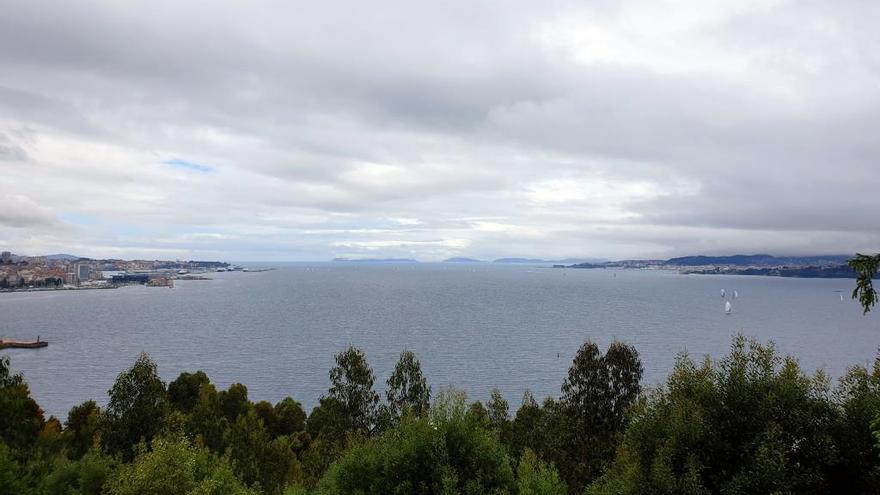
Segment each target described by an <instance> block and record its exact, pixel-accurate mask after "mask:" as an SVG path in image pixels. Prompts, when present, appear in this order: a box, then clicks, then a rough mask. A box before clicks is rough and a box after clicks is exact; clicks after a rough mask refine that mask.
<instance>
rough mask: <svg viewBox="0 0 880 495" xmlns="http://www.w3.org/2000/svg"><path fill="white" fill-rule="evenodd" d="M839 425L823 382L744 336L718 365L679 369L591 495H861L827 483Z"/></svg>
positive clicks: (684, 359)
mask: <svg viewBox="0 0 880 495" xmlns="http://www.w3.org/2000/svg"><path fill="white" fill-rule="evenodd" d="M834 416H835V408H834V405H833V404H832V403H831V402H830V401H829V400H828V384H827V379H826V378H825V377H824V376H823V375H822V374H821V373H820V374H817V375H816V376H815V377H809V376H806V375H804V374H803V372H802V371H801V370H800V368H799V367H798V365H797V363H796V362H795V361H794V360H793V359H791V358H784V359H783V358H781V357H779V356H778V355H777V354H776V352H775V349H774V347H773V345H772V344H770V345H762V344H760V343H758V342H756V341H754V340H751V341H749V340H746V339H745V338H744V337H742V336H739V337H737V338H736V339H735V340H734V342H733V345H732V346H731V352H730V354H729V355H728V356H727V357H726V358H724V359H723V360H721V361H720V362H718V363H713V362H711V361H710V360H709V359H708V357H707V358H706V359H705V360H704V361H703V362H702V364H701V365H697V364H696V363H694V362H693V361H692V360H691V359H690V358H689V357H688V356H687V355H683V356H681V357H680V358H679V359H678V361H677V362H676V365H675V369H674V371H673V372H672V374H671V375H670V377H669V379H668V381H667V384H666V387H664V388H662V389H659V390H657V391H655V392H654V393H653V394H652V395H650V396H649V397H648V398H647V400H646V401H645V402H644V403H643V404H641V405H639V406H638V408H637V410H636V412H635V415H634V419H633V421H632V423H631V424H630V426H629V428H627V431H626V433H625V435H624V438H623V442H622V444H621V446H620V448H619V450H618V456H617V459H616V460H615V462H614V463H613V465H612V466H611V467H610V469H609V470H608V471H607V472H606V473H605V475H604V476H603V477H602V478H601V479H600V480H599V481H598V482H597V483H595V484H594V485H593V486H591V487H590V491H589V493H592V494H612V493H613V494H648V493H658V494H673V493H692V494H698V493H699V494H703V493H733V494H739V493H829V492H830V491H834V492H837V491H839V492H840V493H859V492H858V491H851V490H848V489H846V485H842V486H837V485H832V484H829V483H828V476H827V474H828V471H827V470H828V468H829V467H831V466H833V465H834V464H835V462H837V461H836V460H835V459H836V457H837V449H835V447H834V444H833V438H832V436H831V434H830V433H831V430H830V426H831V425H832V424H833V421H834ZM866 427H867V425H866ZM867 434H868V436H869V437H870V432H868V433H867ZM832 487H833V490H832Z"/></svg>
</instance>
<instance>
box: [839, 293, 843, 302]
mask: <svg viewBox="0 0 880 495" xmlns="http://www.w3.org/2000/svg"><path fill="white" fill-rule="evenodd" d="M840 302H843V294H841V295H840Z"/></svg>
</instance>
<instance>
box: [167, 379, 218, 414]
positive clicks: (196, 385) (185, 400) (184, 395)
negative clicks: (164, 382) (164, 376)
mask: <svg viewBox="0 0 880 495" xmlns="http://www.w3.org/2000/svg"><path fill="white" fill-rule="evenodd" d="M208 383H211V380H209V379H208V375H206V374H205V372H204V371H201V370H199V371H196V372H195V373H187V372H183V373H181V374H180V376H178V377H177V378H176V379H175V380H174V381H172V382H171V383H169V384H168V402H169V403H170V404H171V406H172V407H174V408H176V409H178V410H180V411H183V412H186V413H188V412H190V411H191V410H192V408H193V407H194V406H195V405H196V402H197V401H198V399H199V389H200V388H201V387H202V385H206V384H208Z"/></svg>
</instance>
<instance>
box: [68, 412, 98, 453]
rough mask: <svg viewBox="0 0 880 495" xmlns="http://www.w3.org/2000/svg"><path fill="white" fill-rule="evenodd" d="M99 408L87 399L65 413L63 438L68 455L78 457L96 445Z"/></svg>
mask: <svg viewBox="0 0 880 495" xmlns="http://www.w3.org/2000/svg"><path fill="white" fill-rule="evenodd" d="M100 424H101V408H99V407H98V405H97V404H95V401H93V400H89V401H86V402H83V403H82V404H80V405H77V406H73V407H72V408H71V409H70V412H69V413H67V421H66V422H65V423H64V433H63V435H64V438H65V441H66V443H67V450H68V452H67V453H68V455H69V456H71V457H72V458H74V459H79V458H80V457H82V456H83V455H85V453H86V452H88V451H89V450H90V449H92V448H93V447H95V446H96V441H98V440H100V437H99V431H98V430H99V428H100Z"/></svg>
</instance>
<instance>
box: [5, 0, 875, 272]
mask: <svg viewBox="0 0 880 495" xmlns="http://www.w3.org/2000/svg"><path fill="white" fill-rule="evenodd" d="M878 17H880V4H876V2H857V1H841V2H832V3H829V2H818V1H816V2H811V1H798V2H794V1H741V2H712V1H709V2H706V1H669V2H663V1H660V2H658V1H647V0H646V1H631V2H622V3H621V2H601V1H600V2H591V3H589V5H584V3H583V2H564V1H558V2H557V1H550V2H541V5H540V6H538V5H537V4H536V3H535V2H525V1H523V2H505V3H503V4H497V3H494V2H474V1H467V2H464V1H462V2H458V1H452V2H443V3H442V4H437V5H434V6H426V5H422V4H417V3H414V2H396V1H379V2H366V3H363V2H361V3H352V2H323V3H321V4H320V5H318V4H315V3H314V2H311V3H305V2H302V3H300V2H269V1H252V2H232V1H230V2H204V3H200V2H186V5H179V2H125V3H124V4H119V3H118V2H78V1H67V2H53V3H52V4H49V3H47V2H39V1H37V2H26V1H13V2H11V3H7V5H5V6H4V12H3V15H2V16H0V248H3V249H12V250H14V251H16V252H22V253H46V252H56V251H65V252H76V253H78V254H82V255H87V256H125V257H151V258H152V257H182V258H223V259H240V260H248V259H252V260H259V259H264V260H314V259H329V258H332V257H335V256H356V257H365V256H369V257H372V256H383V257H384V256H389V257H391V256H393V257H416V258H419V259H425V260H434V259H443V258H446V257H450V256H461V255H467V256H474V257H487V258H491V257H502V256H537V257H568V256H596V257H606V258H629V257H642V256H643V257H655V256H657V257H665V256H673V255H681V254H696V253H706V254H713V253H730V252H735V251H736V252H754V251H770V252H774V253H780V254H799V253H819V252H823V253H825V252H828V253H838V252H840V253H850V252H854V251H861V250H876V249H878V248H880V221H878V220H877V214H876V212H877V211H878V208H880V194H878V189H880V165H878V156H880V139H877V138H876V128H877V122H878V117H880V35H877V33H876V29H875V26H874V25H873V24H874V23H873V20H874V19H877V18H878Z"/></svg>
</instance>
